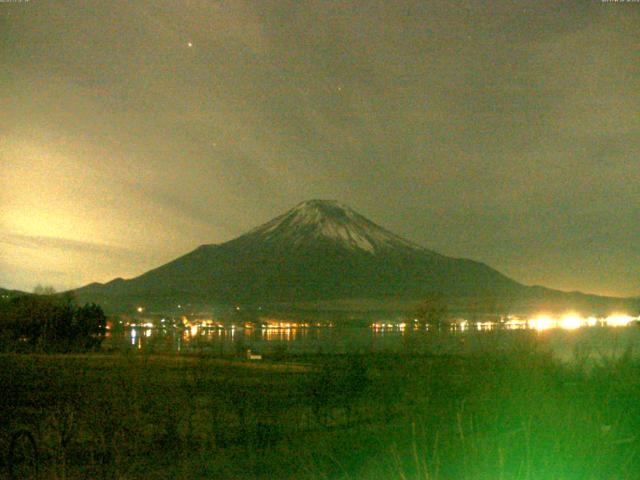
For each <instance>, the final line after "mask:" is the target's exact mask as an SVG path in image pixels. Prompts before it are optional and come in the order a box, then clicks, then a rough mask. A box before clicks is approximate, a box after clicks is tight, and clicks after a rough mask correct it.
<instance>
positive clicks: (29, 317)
mask: <svg viewBox="0 0 640 480" xmlns="http://www.w3.org/2000/svg"><path fill="white" fill-rule="evenodd" d="M36 292H37V293H35V294H25V295H21V296H17V297H13V298H9V299H5V300H4V301H2V302H0V349H1V350H4V351H18V352H50V353H64V352H86V351H91V350H98V349H99V348H100V345H101V343H102V341H103V340H104V336H105V331H106V323H107V319H106V316H105V314H104V312H103V310H102V308H101V307H100V306H99V305H96V304H93V303H90V304H85V305H82V306H81V305H78V303H77V301H76V299H75V298H74V297H73V296H72V295H68V294H57V295H56V294H55V293H54V292H53V291H52V290H51V289H47V290H46V291H44V289H40V288H37V289H36Z"/></svg>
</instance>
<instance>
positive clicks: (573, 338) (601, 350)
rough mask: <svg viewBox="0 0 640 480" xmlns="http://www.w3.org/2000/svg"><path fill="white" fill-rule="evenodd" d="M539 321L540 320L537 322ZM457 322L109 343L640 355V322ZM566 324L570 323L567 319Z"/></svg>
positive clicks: (161, 331)
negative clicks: (447, 325)
mask: <svg viewBox="0 0 640 480" xmlns="http://www.w3.org/2000/svg"><path fill="white" fill-rule="evenodd" d="M534 326H535V325H534ZM539 327H540V325H538V328H531V323H527V324H526V325H524V326H522V328H505V327H504V326H502V327H500V328H496V327H495V326H493V327H491V326H489V325H477V326H476V327H475V328H459V326H455V327H454V328H448V329H440V330H432V331H425V330H422V331H408V330H407V329H406V328H402V327H401V326H398V325H397V324H395V325H394V324H373V325H371V326H369V327H363V326H360V327H348V326H341V327H335V326H334V327H329V326H321V327H317V326H305V327H300V326H290V327H278V328H266V327H263V328H243V327H239V326H235V327H224V328H222V327H218V328H201V327H198V326H192V327H190V328H184V329H183V328H179V329H177V328H148V327H140V326H138V327H129V328H127V329H126V330H125V331H124V332H123V333H120V334H111V335H109V337H108V338H107V340H106V341H105V344H104V346H105V348H113V349H118V350H119V349H131V350H141V351H144V352H148V353H169V352H173V353H207V354H214V355H230V354H234V353H240V352H246V350H247V349H250V350H251V351H252V352H253V353H255V354H262V355H274V354H276V355H282V354H284V353H292V354H314V353H316V354H317V353H333V354H344V353H367V352H378V353H379V352H395V353H397V352H407V351H409V352H416V353H432V354H472V353H481V352H487V351H509V350H512V349H530V348H537V349H540V350H542V351H548V352H551V353H552V354H553V355H554V356H556V357H557V358H559V359H561V360H563V361H571V360H573V359H582V358H585V357H588V358H590V359H594V360H597V359H599V358H602V357H617V356H620V355H622V354H624V353H625V352H627V351H629V352H630V353H631V354H633V355H638V354H639V353H640V327H638V326H637V324H635V323H633V324H630V325H628V326H607V325H604V324H598V325H595V326H586V325H585V326H577V325H570V326H569V327H570V328H562V327H561V326H559V325H546V324H545V327H546V328H539ZM565 327H567V326H566V325H565Z"/></svg>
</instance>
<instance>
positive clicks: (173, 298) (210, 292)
mask: <svg viewBox="0 0 640 480" xmlns="http://www.w3.org/2000/svg"><path fill="white" fill-rule="evenodd" d="M519 288H521V286H520V285H519V284H518V283H517V282H514V281H513V280H511V279H509V278H507V277H505V276H504V275H502V274H500V273H499V272H497V271H495V270H493V269H492V268H490V267H488V266H486V265H484V264H482V263H478V262H474V261H472V260H465V259H457V258H450V257H446V256H444V255H440V254H438V253H436V252H433V251H431V250H427V249H426V248H422V247H420V246H418V245H415V244H414V243H411V242H409V241H407V240H404V239H402V238H400V237H398V236H397V235H394V234H393V233H391V232H389V231H388V230H385V229H384V228H382V227H380V226H379V225H376V224H375V223H373V222H372V221H370V220H368V219H366V218H365V217H363V216H362V215H360V214H359V213H356V212H355V211H353V210H352V209H351V208H349V207H347V206H346V205H343V204H341V203H338V202H335V201H328V200H309V201H306V202H303V203H300V204H298V205H296V206H295V207H294V208H292V209H291V210H289V211H288V212H286V213H284V214H283V215H280V216H279V217H277V218H274V219H273V220H271V221H269V222H267V223H265V224H264V225H261V226H259V227H257V228H255V229H253V230H251V231H250V232H248V233H246V234H244V235H241V236H239V237H237V238H234V239H232V240H229V241H228V242H224V243H221V244H214V245H201V246H200V247H198V248H196V249H195V250H193V251H192V252H190V253H187V254H186V255H183V256H181V257H179V258H176V259H175V260H173V261H171V262H169V263H166V264H164V265H161V266H159V267H157V268H155V269H153V270H150V271H148V272H146V273H144V274H142V275H140V276H138V277H136V278H132V279H130V280H123V281H118V282H110V283H107V284H104V285H92V286H88V287H86V288H84V289H80V290H78V291H77V294H78V296H79V298H81V299H82V300H84V301H100V302H107V303H108V304H109V305H127V306H128V308H130V307H131V306H132V305H135V304H139V303H136V302H149V301H150V299H155V300H154V301H156V302H158V303H159V304H160V303H162V304H166V305H174V306H175V305H178V304H183V303H186V302H194V303H200V304H205V303H206V304H217V303H226V304H235V305H237V304H238V303H242V302H247V303H252V304H269V303H270V302H275V303H278V304H279V303H282V302H284V303H290V304H295V303H297V302H301V301H308V300H314V301H315V300H333V299H365V298H368V299H381V298H407V299H420V298H422V297H423V296H424V295H427V294H430V293H431V292H442V293H447V294H449V295H459V296H463V297H466V296H469V295H474V294H476V293H477V292H478V291H482V292H487V291H488V292H495V293H496V294H497V293H499V292H513V291H517V290H518V289H519Z"/></svg>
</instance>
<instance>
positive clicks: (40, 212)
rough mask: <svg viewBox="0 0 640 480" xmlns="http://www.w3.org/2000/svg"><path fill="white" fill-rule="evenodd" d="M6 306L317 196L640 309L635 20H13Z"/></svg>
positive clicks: (139, 14) (207, 11)
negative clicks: (15, 294)
mask: <svg viewBox="0 0 640 480" xmlns="http://www.w3.org/2000/svg"><path fill="white" fill-rule="evenodd" d="M0 55H1V56H0V58H1V60H2V63H1V65H2V68H1V69H0V119H1V122H0V212H1V215H0V286H2V287H5V288H18V289H25V290H32V289H33V287H34V286H35V285H36V284H37V283H44V284H51V285H53V286H55V287H56V288H58V289H64V288H71V287H77V286H80V285H83V284H86V283H89V282H93V281H101V282H103V281H107V280H110V279H112V278H114V277H120V276H121V277H125V278H127V277H132V276H135V275H138V274H141V273H143V272H144V271H146V270H148V269H150V268H153V267H155V266H158V265H160V264H162V263H165V262H167V261H169V260H171V259H173V258H175V257H176V256H179V255H182V254H184V253H187V252H188V251H191V250H192V249H194V248H195V247H197V246H198V245H200V244H203V243H219V242H224V241H226V240H230V239H232V238H234V237H236V236H238V235H240V234H242V233H244V232H245V231H247V230H248V229H250V228H252V227H254V226H256V225H257V224H260V223H263V222H266V221H268V220H270V219H271V218H272V217H274V216H276V215H279V214H281V213H283V212H284V211H286V210H288V209H289V208H291V207H293V206H294V205H296V204H297V203H299V202H301V201H303V200H307V199H310V198H327V199H336V200H338V201H340V202H343V203H346V204H348V205H349V206H351V207H352V208H353V209H355V210H356V211H358V212H360V213H362V214H363V215H365V216H367V217H368V218H370V219H371V220H373V221H375V222H376V223H378V224H380V225H383V226H384V227H386V228H388V229H389V230H391V231H393V232H395V233H397V234H399V235H401V236H403V237H406V238H408V239H410V240H412V241H414V242H416V243H419V244H421V245H423V246H425V247H428V248H431V249H434V250H436V251H439V252H440V253H443V254H446V255H451V256H458V257H467V258H472V259H475V260H480V261H483V262H485V263H487V264H489V265H491V266H492V267H494V268H496V269H498V270H500V271H502V272H503V273H505V274H507V275H509V276H511V277H512V278H514V279H516V280H518V281H521V282H523V283H526V284H543V285H546V286H549V287H553V288H559V289H563V290H582V291H588V292H595V293H600V294H611V295H638V294H640V221H639V220H640V115H639V112H640V71H639V70H640V3H603V2H600V1H566V2H563V1H559V0H553V1H534V2H527V1H522V0H520V1H514V2H509V1H501V2H480V1H471V2H465V1H457V2H436V1H434V2H425V1H415V2H409V1H404V2H403V1H387V2H380V1H373V0H367V1H362V2H343V1H299V0H298V1H294V0H292V1H283V0H278V1H272V0H260V1H254V2H244V1H240V0H234V1H229V2H227V1H213V0H207V1H205V0H184V1H147V0H138V1H134V2H130V1H84V2H74V1H60V2H56V1H48V0H30V1H23V2H13V3H10V2H6V0H5V1H4V2H2V3H0Z"/></svg>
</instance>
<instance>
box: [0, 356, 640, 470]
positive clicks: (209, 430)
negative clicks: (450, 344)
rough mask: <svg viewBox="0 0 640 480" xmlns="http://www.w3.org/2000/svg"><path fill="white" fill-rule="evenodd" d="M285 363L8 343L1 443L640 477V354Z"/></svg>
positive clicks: (49, 452) (189, 462) (179, 460)
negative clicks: (22, 347) (29, 349)
mask: <svg viewBox="0 0 640 480" xmlns="http://www.w3.org/2000/svg"><path fill="white" fill-rule="evenodd" d="M285 360H287V361H286V362H284V361H280V362H270V361H268V360H267V361H264V362H255V363H249V362H246V361H242V360H233V359H226V360H224V359H215V358H209V357H204V356H193V357H185V356H156V355H136V354H129V355H124V354H117V355H102V354H92V355H73V356H68V355H67V356H63V355H59V356H53V355H50V356H46V355H39V356H36V355H3V356H0V385H2V389H3V392H2V395H1V396H0V398H1V403H2V406H1V407H2V408H1V410H0V412H1V413H0V425H1V426H2V432H1V433H2V434H1V435H0V442H3V443H4V444H3V445H0V446H1V447H2V452H8V451H9V446H8V442H9V441H10V434H11V432H15V431H18V430H20V429H24V430H28V431H29V432H32V433H33V436H34V439H35V440H36V443H37V446H38V451H39V458H38V461H37V464H38V467H39V478H42V479H80V478H83V479H84V478H92V479H94V478H95V479H115V478H118V479H165V478H166V479H170V478H171V479H173V478H180V479H182V478H184V479H194V478H238V479H241V478H247V479H258V478H265V479H266V478H269V479H272V478H278V479H286V478H296V479H298V478H309V479H320V478H323V479H326V478H329V479H333V478H345V479H346V478H349V479H355V478H358V479H360V478H362V479H388V478H391V479H414V478H415V479H456V480H462V479H505V480H511V479H531V480H539V479H598V480H601V479H632V478H640V475H639V474H638V473H637V472H640V458H639V457H638V455H637V453H638V450H639V448H640V438H639V437H638V435H637V432H638V431H640V363H637V362H636V361H634V360H632V359H631V358H626V357H625V358H621V359H617V360H609V361H601V362H599V363H597V364H595V365H593V364H590V366H589V367H588V368H587V367H586V364H582V363H580V362H577V363H572V364H560V363H558V362H556V361H555V360H553V359H552V358H551V357H550V356H548V355H546V354H544V353H540V352H536V351H535V350H533V349H531V348H522V349H518V350H517V351H512V352H506V353H504V352H503V353H500V354H497V353H496V354H490V353H484V354H482V355H476V356H467V357H452V356H415V355H414V356H409V355H406V356H404V355H383V354H379V355H366V356H365V355H352V356H318V355H316V356H309V357H297V358H286V359H285ZM27 450H28V449H27ZM28 455H29V453H28V451H27V453H26V454H24V458H21V457H16V458H14V459H13V461H12V462H13V463H14V464H18V465H17V468H16V472H18V473H17V474H18V475H23V477H19V478H29V475H32V476H33V475H34V473H33V472H34V470H33V468H31V463H29V462H30V460H29V458H28ZM0 460H1V461H2V468H3V474H4V472H8V471H9V470H8V467H9V465H8V464H9V462H10V459H9V458H8V455H7V454H4V453H3V454H2V456H0ZM20 462H22V463H21V464H19V463H20ZM32 463H35V462H32ZM14 466H16V465H14ZM30 468H31V469H30Z"/></svg>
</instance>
